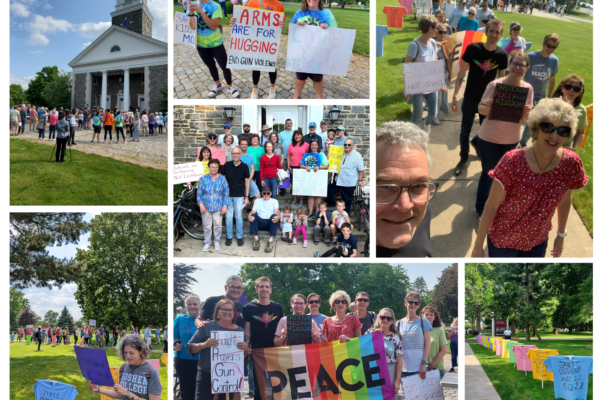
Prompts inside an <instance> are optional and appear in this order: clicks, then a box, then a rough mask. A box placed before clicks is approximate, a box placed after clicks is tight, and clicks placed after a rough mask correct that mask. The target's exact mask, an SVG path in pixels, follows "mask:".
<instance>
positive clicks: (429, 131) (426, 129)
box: [423, 124, 431, 134]
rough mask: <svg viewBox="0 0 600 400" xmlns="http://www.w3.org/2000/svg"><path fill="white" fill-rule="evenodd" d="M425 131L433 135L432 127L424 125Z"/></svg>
mask: <svg viewBox="0 0 600 400" xmlns="http://www.w3.org/2000/svg"><path fill="white" fill-rule="evenodd" d="M423 130H424V131H425V132H426V133H427V134H429V133H431V125H427V124H423Z"/></svg>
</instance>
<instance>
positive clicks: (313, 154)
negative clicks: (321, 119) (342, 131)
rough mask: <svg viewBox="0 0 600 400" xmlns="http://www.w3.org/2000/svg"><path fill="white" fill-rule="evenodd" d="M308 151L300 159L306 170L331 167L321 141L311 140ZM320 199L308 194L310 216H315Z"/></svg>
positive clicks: (311, 217)
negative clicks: (314, 211) (320, 143)
mask: <svg viewBox="0 0 600 400" xmlns="http://www.w3.org/2000/svg"><path fill="white" fill-rule="evenodd" d="M305 138H306V136H305ZM308 151H309V152H308V153H305V154H304V156H302V160H301V161H300V165H301V166H302V167H303V168H305V169H306V171H308V172H310V171H315V173H316V172H317V171H318V170H319V169H324V170H326V169H328V168H329V161H328V160H327V157H325V154H323V153H322V149H321V146H320V145H319V142H317V141H316V140H313V141H312V142H310V149H309V150H308ZM318 201H319V197H316V196H308V218H310V219H314V218H315V215H314V214H313V209H314V208H315V204H316V203H317V202H318Z"/></svg>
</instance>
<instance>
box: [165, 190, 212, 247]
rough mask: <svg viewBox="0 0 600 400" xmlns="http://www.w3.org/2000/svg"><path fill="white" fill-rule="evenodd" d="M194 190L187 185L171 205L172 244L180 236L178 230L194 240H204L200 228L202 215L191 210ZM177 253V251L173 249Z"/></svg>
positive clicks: (193, 202)
mask: <svg viewBox="0 0 600 400" xmlns="http://www.w3.org/2000/svg"><path fill="white" fill-rule="evenodd" d="M194 192H195V189H194V188H193V187H192V186H191V185H188V186H187V187H186V188H184V189H183V191H182V192H181V194H179V195H177V197H178V199H177V200H176V201H175V202H174V203H173V207H175V209H174V210H173V244H175V243H176V242H177V241H178V240H179V239H180V238H181V236H182V234H181V232H180V231H179V228H180V227H181V229H183V231H184V232H185V233H186V234H188V235H189V236H191V237H193V238H194V239H198V240H204V233H203V232H204V230H203V227H202V214H201V213H200V211H196V210H194V209H193V208H194V207H196V203H195V201H194ZM175 249H176V250H177V251H180V250H179V249H177V248H175Z"/></svg>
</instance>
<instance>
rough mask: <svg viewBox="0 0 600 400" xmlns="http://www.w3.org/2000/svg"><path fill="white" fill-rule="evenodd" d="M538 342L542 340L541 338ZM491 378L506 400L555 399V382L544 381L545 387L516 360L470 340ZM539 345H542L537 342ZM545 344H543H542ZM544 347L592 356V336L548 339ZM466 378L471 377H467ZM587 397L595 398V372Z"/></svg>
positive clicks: (563, 352)
mask: <svg viewBox="0 0 600 400" xmlns="http://www.w3.org/2000/svg"><path fill="white" fill-rule="evenodd" d="M538 343H539V342H538ZM469 346H471V349H472V350H473V352H474V353H475V355H476V356H477V359H478V360H479V362H480V363H481V366H482V367H483V369H484V370H485V373H486V374H487V376H488V378H489V379H490V381H491V382H492V384H493V385H494V389H496V391H497V392H498V394H499V395H500V397H501V398H502V399H503V400H512V399H523V400H552V399H554V383H553V382H550V381H546V382H544V389H542V383H541V381H539V380H534V379H533V375H532V373H531V372H528V373H527V376H525V372H523V371H517V369H516V368H515V367H514V364H513V363H510V362H507V360H506V359H505V358H501V357H498V356H496V353H495V352H493V351H492V350H489V349H485V348H484V347H483V346H481V345H479V344H477V343H476V342H474V343H470V344H469ZM538 347H540V346H538ZM540 348H542V347H540ZM543 348H544V349H556V350H558V353H559V354H560V355H574V356H593V350H592V340H548V341H546V342H544V345H543ZM465 379H466V380H467V382H468V381H469V377H468V376H467V377H465ZM587 398H588V399H590V400H591V399H593V398H594V396H593V374H591V375H590V376H589V386H588V397H587Z"/></svg>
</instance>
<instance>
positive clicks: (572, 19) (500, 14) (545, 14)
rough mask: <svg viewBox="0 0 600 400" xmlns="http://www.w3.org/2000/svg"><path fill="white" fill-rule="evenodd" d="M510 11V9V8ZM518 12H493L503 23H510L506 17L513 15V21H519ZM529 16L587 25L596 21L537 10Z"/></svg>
mask: <svg viewBox="0 0 600 400" xmlns="http://www.w3.org/2000/svg"><path fill="white" fill-rule="evenodd" d="M509 9H510V7H509ZM516 10H517V9H516V8H515V11H514V12H512V13H511V12H507V13H503V12H502V11H500V10H493V11H494V15H495V16H496V18H498V19H500V20H502V21H504V20H507V21H508V19H507V18H506V17H508V16H509V15H511V14H512V15H513V17H514V18H512V19H511V21H512V20H517V19H518V18H519V15H521V14H520V13H518V12H517V11H516ZM527 15H534V16H536V17H542V18H548V19H558V20H561V21H567V22H576V21H577V22H587V23H590V24H593V23H594V21H590V20H589V19H584V18H578V17H571V16H570V15H567V14H565V16H564V17H560V16H558V15H556V14H555V13H552V14H550V13H549V12H547V11H540V10H538V9H537V8H534V9H533V14H529V13H527ZM505 16H506V17H505Z"/></svg>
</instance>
